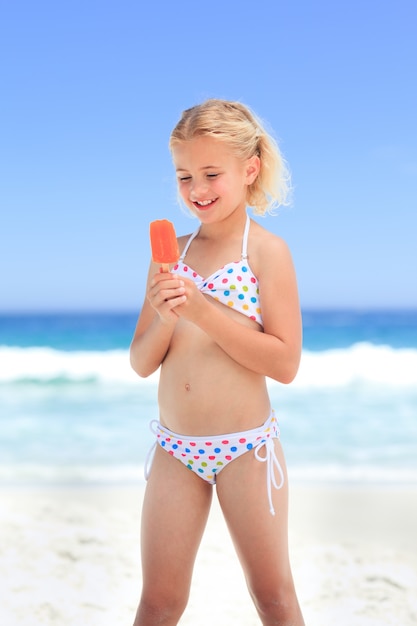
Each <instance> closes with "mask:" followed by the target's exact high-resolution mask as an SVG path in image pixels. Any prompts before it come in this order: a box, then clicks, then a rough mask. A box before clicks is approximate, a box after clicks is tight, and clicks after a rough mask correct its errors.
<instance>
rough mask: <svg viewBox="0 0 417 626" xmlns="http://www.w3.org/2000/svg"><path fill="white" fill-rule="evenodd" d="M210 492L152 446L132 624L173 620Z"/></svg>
mask: <svg viewBox="0 0 417 626" xmlns="http://www.w3.org/2000/svg"><path fill="white" fill-rule="evenodd" d="M212 492H213V489H212V485H210V484H209V483H207V482H206V481H204V480H202V479H201V478H199V477H198V476H196V474H194V473H193V472H192V471H190V470H189V469H187V467H185V466H184V465H183V464H182V463H180V462H179V461H178V460H177V459H174V458H173V457H172V456H170V455H169V454H167V452H165V451H164V450H162V449H161V448H160V446H156V450H155V457H154V460H153V464H152V469H151V472H150V476H149V480H148V483H147V486H146V492H145V498H144V503H143V511H142V532H141V536H142V539H141V546H142V572H143V587H142V596H141V601H140V604H139V608H138V611H137V614H136V619H135V622H134V626H154V625H156V624H158V625H161V626H162V625H164V626H174V625H175V624H177V623H178V621H179V619H180V617H181V615H182V613H183V611H184V609H185V607H186V605H187V601H188V596H189V590H190V585H191V576H192V571H193V567H194V561H195V557H196V554H197V550H198V547H199V545H200V541H201V537H202V535H203V531H204V528H205V526H206V522H207V518H208V514H209V511H210V505H211V498H212Z"/></svg>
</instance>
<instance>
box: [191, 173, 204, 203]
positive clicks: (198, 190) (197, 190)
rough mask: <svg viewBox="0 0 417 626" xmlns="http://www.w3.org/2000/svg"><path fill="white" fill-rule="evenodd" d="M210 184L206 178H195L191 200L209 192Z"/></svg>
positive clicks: (192, 183) (192, 182)
mask: <svg viewBox="0 0 417 626" xmlns="http://www.w3.org/2000/svg"><path fill="white" fill-rule="evenodd" d="M207 190H208V184H207V181H206V180H205V179H204V178H198V179H197V178H193V180H192V181H191V186H190V198H191V200H193V201H195V200H199V199H200V198H202V197H204V194H205V193H207Z"/></svg>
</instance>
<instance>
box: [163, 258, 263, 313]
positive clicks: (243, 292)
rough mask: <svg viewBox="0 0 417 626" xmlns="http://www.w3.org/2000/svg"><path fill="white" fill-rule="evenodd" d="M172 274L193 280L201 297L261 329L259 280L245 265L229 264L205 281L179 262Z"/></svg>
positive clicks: (242, 262)
mask: <svg viewBox="0 0 417 626" xmlns="http://www.w3.org/2000/svg"><path fill="white" fill-rule="evenodd" d="M173 271H174V272H175V273H176V274H178V275H179V276H185V277H186V278H190V279H191V280H193V281H194V282H195V284H196V285H197V287H198V289H199V290H200V291H201V292H202V293H206V294H208V295H210V296H212V297H213V298H214V299H215V300H218V301H219V302H221V303H222V304H225V305H226V306H229V307H231V308H233V309H235V310H236V311H238V312H239V313H243V315H246V316H247V317H250V318H251V319H253V320H255V322H258V324H261V325H262V313H261V307H260V302H259V287H258V280H257V278H256V277H255V276H254V274H253V273H252V271H251V269H250V267H249V265H248V263H247V261H244V260H242V261H235V262H233V263H228V264H227V265H225V266H224V267H222V268H221V269H220V270H218V271H217V272H215V273H214V274H212V275H211V276H210V277H209V278H206V279H205V278H203V277H202V276H200V275H199V274H197V272H195V271H194V270H193V269H191V267H189V266H188V265H185V264H184V263H183V262H182V261H179V262H178V263H177V264H176V265H175V266H174V268H173Z"/></svg>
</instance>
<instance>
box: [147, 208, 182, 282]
mask: <svg viewBox="0 0 417 626" xmlns="http://www.w3.org/2000/svg"><path fill="white" fill-rule="evenodd" d="M149 231H150V237H151V249H152V260H153V262H154V263H160V264H161V267H162V271H163V272H169V265H170V263H176V261H178V258H179V256H180V251H179V249H178V242H177V236H176V234H175V228H174V225H173V224H172V222H170V221H169V220H155V221H154V222H151V223H150V228H149Z"/></svg>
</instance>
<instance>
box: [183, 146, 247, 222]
mask: <svg viewBox="0 0 417 626" xmlns="http://www.w3.org/2000/svg"><path fill="white" fill-rule="evenodd" d="M172 155H173V161H174V165H175V169H176V173H177V181H178V189H179V193H180V195H181V197H182V199H183V201H184V202H185V204H186V206H187V207H188V208H189V209H190V210H191V211H192V213H193V214H194V215H195V216H196V217H198V219H199V220H200V221H203V222H213V221H216V220H217V219H224V218H225V217H227V216H228V215H230V214H231V213H233V212H234V211H235V210H236V209H241V208H243V209H245V208H246V194H247V188H248V186H249V185H250V184H251V183H253V181H254V180H255V179H256V176H257V175H258V172H259V158H258V157H257V156H254V157H251V158H250V159H247V160H245V161H242V160H240V159H238V158H237V157H236V156H235V155H234V154H232V152H231V151H230V149H229V148H228V146H227V144H225V143H224V142H222V141H219V140H217V139H214V138H212V137H205V136H201V137H194V138H193V139H190V140H189V141H184V142H181V143H177V144H176V145H175V146H174V148H173V149H172Z"/></svg>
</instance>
